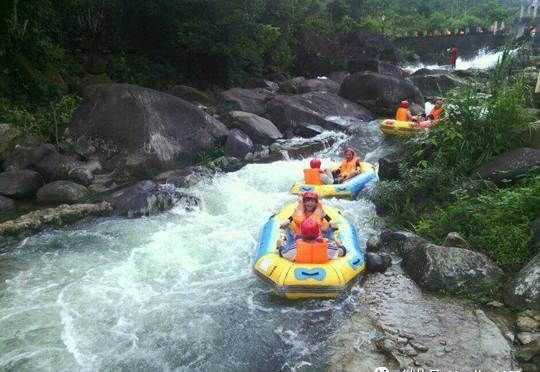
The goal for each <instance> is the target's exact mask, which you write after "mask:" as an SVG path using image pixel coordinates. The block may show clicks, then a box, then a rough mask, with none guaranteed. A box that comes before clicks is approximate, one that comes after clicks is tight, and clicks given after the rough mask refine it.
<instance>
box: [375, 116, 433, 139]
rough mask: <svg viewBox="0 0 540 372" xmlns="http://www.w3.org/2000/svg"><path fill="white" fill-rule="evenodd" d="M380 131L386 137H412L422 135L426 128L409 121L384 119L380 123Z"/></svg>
mask: <svg viewBox="0 0 540 372" xmlns="http://www.w3.org/2000/svg"><path fill="white" fill-rule="evenodd" d="M380 128H381V131H382V132H383V133H384V134H386V135H387V136H400V137H404V136H414V135H417V134H418V133H422V132H423V131H424V130H425V129H426V128H422V127H420V126H418V124H416V123H413V122H410V121H399V120H393V119H386V120H383V121H381V124H380Z"/></svg>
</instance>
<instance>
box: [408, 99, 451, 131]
mask: <svg viewBox="0 0 540 372" xmlns="http://www.w3.org/2000/svg"><path fill="white" fill-rule="evenodd" d="M443 112H444V109H443V107H442V100H441V99H440V98H437V99H436V100H435V106H434V107H433V109H432V110H431V113H430V114H429V116H428V120H425V121H422V122H420V123H419V124H416V125H414V127H416V128H429V127H432V126H433V125H435V124H438V123H440V121H441V115H442V114H443Z"/></svg>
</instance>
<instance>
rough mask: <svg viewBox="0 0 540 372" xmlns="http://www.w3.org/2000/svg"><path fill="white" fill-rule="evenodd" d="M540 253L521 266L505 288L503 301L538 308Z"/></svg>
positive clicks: (539, 305)
mask: <svg viewBox="0 0 540 372" xmlns="http://www.w3.org/2000/svg"><path fill="white" fill-rule="evenodd" d="M539 283H540V253H539V254H537V255H536V256H535V257H534V258H533V259H532V260H531V261H530V262H529V263H528V264H527V265H526V266H525V267H523V268H522V269H521V270H520V271H519V272H518V273H517V275H516V276H515V277H514V279H513V280H512V281H511V282H510V284H509V285H508V286H507V288H506V298H505V302H506V303H508V304H510V305H513V306H515V307H518V308H533V309H536V310H540V285H539Z"/></svg>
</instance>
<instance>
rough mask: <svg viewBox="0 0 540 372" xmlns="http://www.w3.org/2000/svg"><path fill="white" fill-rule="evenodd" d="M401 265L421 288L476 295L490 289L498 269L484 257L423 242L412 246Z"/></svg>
mask: <svg viewBox="0 0 540 372" xmlns="http://www.w3.org/2000/svg"><path fill="white" fill-rule="evenodd" d="M402 266H403V267H404V269H405V271H406V272H407V273H408V274H409V275H410V276H411V278H412V279H413V280H414V281H415V282H416V283H417V284H418V285H419V286H421V287H422V288H425V289H428V290H432V291H444V292H445V293H477V292H481V291H484V290H486V289H490V288H493V287H494V286H495V285H496V284H497V283H498V282H499V281H500V280H501V279H502V277H503V272H502V270H501V269H500V268H499V267H497V266H496V265H495V264H494V263H493V262H491V260H489V259H488V258H487V257H486V256H485V255H484V254H482V253H478V252H474V251H470V250H467V249H462V248H456V247H442V246H438V245H435V244H430V243H427V244H426V243H423V244H419V245H417V246H415V247H414V248H413V249H412V250H411V251H410V252H409V253H408V254H407V256H405V258H404V260H403V261H402Z"/></svg>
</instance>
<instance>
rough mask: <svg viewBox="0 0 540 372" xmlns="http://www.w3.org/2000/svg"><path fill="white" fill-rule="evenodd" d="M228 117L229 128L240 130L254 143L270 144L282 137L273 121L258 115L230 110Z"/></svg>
mask: <svg viewBox="0 0 540 372" xmlns="http://www.w3.org/2000/svg"><path fill="white" fill-rule="evenodd" d="M228 117H229V120H228V121H227V126H228V127H229V128H231V129H235V128H236V129H240V130H242V132H244V133H246V134H247V135H248V136H249V138H251V140H252V141H253V142H254V143H257V144H262V145H270V144H271V143H274V142H275V141H276V140H277V139H279V138H282V137H283V134H281V132H280V131H279V129H278V128H277V127H276V126H275V125H274V123H272V122H271V121H270V120H268V119H265V118H263V117H260V116H258V115H255V114H252V113H249V112H242V111H231V112H229V114H228Z"/></svg>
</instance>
